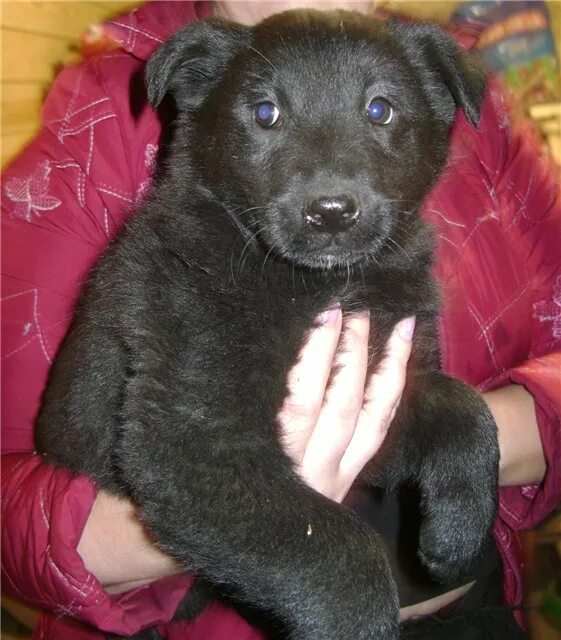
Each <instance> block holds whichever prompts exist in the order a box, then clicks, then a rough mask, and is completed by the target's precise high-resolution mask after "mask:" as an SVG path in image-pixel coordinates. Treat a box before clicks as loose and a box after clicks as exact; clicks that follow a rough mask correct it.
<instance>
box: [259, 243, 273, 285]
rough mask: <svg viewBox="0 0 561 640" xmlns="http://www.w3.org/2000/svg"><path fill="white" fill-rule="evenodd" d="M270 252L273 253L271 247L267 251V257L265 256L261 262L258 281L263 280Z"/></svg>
mask: <svg viewBox="0 0 561 640" xmlns="http://www.w3.org/2000/svg"><path fill="white" fill-rule="evenodd" d="M272 251H273V247H271V248H270V249H269V251H267V255H266V256H265V260H263V265H262V266H261V276H260V280H263V274H264V273H265V265H266V264H267V260H268V258H269V256H270V255H271V253H272Z"/></svg>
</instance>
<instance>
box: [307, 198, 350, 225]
mask: <svg viewBox="0 0 561 640" xmlns="http://www.w3.org/2000/svg"><path fill="white" fill-rule="evenodd" d="M302 215H303V217H304V220H305V221H306V222H307V223H308V224H309V225H310V226H311V227H312V228H313V229H315V230H317V231H323V232H326V233H331V234H336V233H341V232H343V231H346V230H347V229H348V228H349V227H351V226H352V225H353V224H355V222H357V220H358V219H359V217H360V208H359V206H358V203H357V201H356V199H355V198H353V197H352V196H349V195H340V196H321V197H319V198H316V199H315V200H312V201H311V202H309V203H308V204H306V205H304V208H303V210H302Z"/></svg>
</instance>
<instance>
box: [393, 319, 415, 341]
mask: <svg viewBox="0 0 561 640" xmlns="http://www.w3.org/2000/svg"><path fill="white" fill-rule="evenodd" d="M397 330H398V332H399V335H400V336H401V337H402V339H403V340H408V341H409V340H412V339H413V334H414V333H415V316H411V318H405V320H401V321H400V322H398V323H397Z"/></svg>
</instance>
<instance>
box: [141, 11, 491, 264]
mask: <svg viewBox="0 0 561 640" xmlns="http://www.w3.org/2000/svg"><path fill="white" fill-rule="evenodd" d="M146 77H147V86H148V95H149V98H150V100H151V102H152V104H154V105H157V104H158V103H159V102H160V101H161V100H162V98H163V97H164V95H165V94H166V93H167V92H170V93H171V94H172V95H173V96H174V98H175V101H176V104H177V108H178V110H179V112H180V119H179V127H178V133H177V135H178V148H179V149H188V156H189V163H190V166H191V170H194V171H195V172H196V175H197V178H198V180H199V181H200V182H201V183H202V184H203V185H204V187H205V188H206V189H207V190H209V191H210V192H211V193H212V194H213V195H214V196H215V197H216V198H217V199H218V200H219V201H220V202H221V203H223V204H224V206H225V208H226V209H228V211H230V212H231V215H233V216H236V217H237V222H238V226H239V227H240V228H242V229H244V230H246V231H247V233H248V234H253V236H254V238H255V242H259V243H261V244H262V245H263V248H264V250H266V251H270V252H272V253H273V254H276V255H277V256H279V257H282V258H284V259H288V260H290V261H292V262H295V263H297V264H300V265H306V266H308V267H312V268H326V267H327V268H330V267H337V266H347V265H349V264H353V263H356V262H359V261H364V260H368V259H375V260H377V261H379V260H380V259H381V258H382V257H383V254H384V252H385V251H394V252H395V245H397V246H399V247H402V246H403V244H407V243H408V242H409V240H410V239H411V238H410V236H411V235H412V234H413V233H414V232H415V231H414V230H415V229H416V228H417V227H416V225H415V218H416V216H417V210H418V207H419V205H420V203H421V202H422V200H423V199H424V197H425V195H426V194H427V192H428V191H429V189H430V188H431V186H432V185H433V184H434V181H435V179H436V178H437V176H438V174H439V172H440V171H441V169H442V167H443V166H444V163H445V162H446V156H447V150H448V133H449V129H450V126H451V124H452V122H453V121H454V118H455V114H456V109H457V108H460V109H462V110H463V111H464V113H465V116H466V117H467V119H468V120H469V121H470V122H471V123H472V124H474V125H475V124H477V122H478V119H479V108H480V104H481V101H482V97H483V92H484V78H483V75H482V74H481V72H480V71H479V70H477V69H476V68H474V67H472V66H469V65H468V64H467V62H466V61H465V59H464V57H463V56H462V54H461V53H460V52H459V50H458V48H457V47H456V45H455V44H454V43H453V42H452V40H451V39H450V38H449V37H448V36H446V35H445V34H444V33H443V32H442V31H441V30H440V29H438V28H437V27H435V26H432V25H427V24H422V25H406V24H398V23H394V22H390V23H380V22H378V21H376V20H374V19H372V18H366V17H364V16H362V15H359V14H355V13H348V12H334V13H320V12H311V11H292V12H286V13H283V14H279V15H276V16H273V17H271V18H269V19H267V20H265V21H264V22H262V23H260V24H259V25H257V26H256V27H254V28H248V27H243V26H241V25H235V24H231V23H227V22H223V21H218V20H210V21H203V22H198V23H194V24H191V25H189V26H187V27H185V28H184V29H182V30H181V31H179V32H178V33H177V34H176V35H175V36H174V37H173V38H172V39H171V40H170V41H169V42H167V43H166V44H165V45H163V46H162V47H161V48H160V49H159V50H158V51H157V52H156V53H155V55H154V56H153V57H152V59H151V60H150V62H149V64H148V67H147V72H146ZM240 223H241V224H240ZM392 245H393V247H392Z"/></svg>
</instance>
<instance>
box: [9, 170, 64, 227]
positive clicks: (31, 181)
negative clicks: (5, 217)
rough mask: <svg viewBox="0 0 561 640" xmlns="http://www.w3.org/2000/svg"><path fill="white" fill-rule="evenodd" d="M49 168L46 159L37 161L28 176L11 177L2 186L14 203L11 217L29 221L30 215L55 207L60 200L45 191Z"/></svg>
mask: <svg viewBox="0 0 561 640" xmlns="http://www.w3.org/2000/svg"><path fill="white" fill-rule="evenodd" d="M50 173H51V168H50V167H49V162H48V160H45V161H43V162H41V163H39V166H38V167H37V169H36V171H34V172H33V173H32V174H31V175H30V176H29V178H11V179H10V180H8V181H7V182H6V184H5V186H4V191H5V192H6V195H7V196H8V198H9V199H10V200H11V201H12V202H14V203H15V206H14V210H13V211H12V213H11V217H12V218H21V219H22V220H25V221H26V222H31V219H32V216H33V215H36V216H38V217H39V216H41V215H42V214H43V212H45V211H52V210H53V209H56V208H57V207H58V206H59V205H60V204H61V201H60V200H59V199H58V198H55V197H54V196H50V195H49V194H48V193H47V190H48V188H49V180H50V178H49V174H50Z"/></svg>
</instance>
